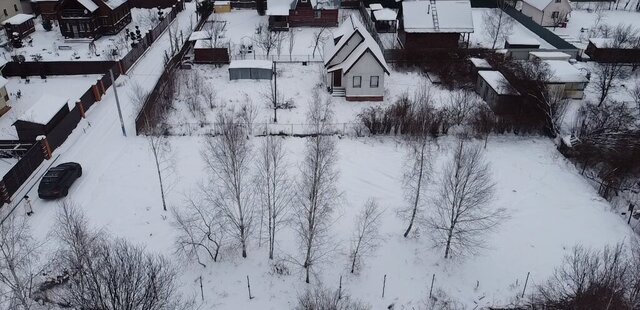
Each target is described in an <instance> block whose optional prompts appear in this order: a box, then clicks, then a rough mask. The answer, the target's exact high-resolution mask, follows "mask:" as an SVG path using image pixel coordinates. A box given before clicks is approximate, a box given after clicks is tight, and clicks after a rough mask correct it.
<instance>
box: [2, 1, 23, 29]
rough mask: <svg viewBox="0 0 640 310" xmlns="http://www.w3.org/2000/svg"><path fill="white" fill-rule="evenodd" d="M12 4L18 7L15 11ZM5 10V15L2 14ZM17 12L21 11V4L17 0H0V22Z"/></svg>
mask: <svg viewBox="0 0 640 310" xmlns="http://www.w3.org/2000/svg"><path fill="white" fill-rule="evenodd" d="M14 5H15V6H16V7H18V11H17V12H16V9H15V7H14ZM5 10H7V15H4V11H5ZM18 13H22V5H21V4H20V1H19V0H0V22H3V21H5V20H7V19H8V18H10V17H13V16H14V15H16V14H18ZM3 31H4V30H3Z"/></svg>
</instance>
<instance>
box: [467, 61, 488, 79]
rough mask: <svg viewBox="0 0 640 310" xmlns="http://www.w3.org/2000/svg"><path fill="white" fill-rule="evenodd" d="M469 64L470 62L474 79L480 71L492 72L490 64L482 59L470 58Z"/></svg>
mask: <svg viewBox="0 0 640 310" xmlns="http://www.w3.org/2000/svg"><path fill="white" fill-rule="evenodd" d="M469 62H471V72H472V73H473V75H474V76H476V77H477V76H478V72H480V71H487V70H493V67H492V66H491V64H490V63H489V62H488V61H487V60H486V59H484V58H477V57H471V58H469Z"/></svg>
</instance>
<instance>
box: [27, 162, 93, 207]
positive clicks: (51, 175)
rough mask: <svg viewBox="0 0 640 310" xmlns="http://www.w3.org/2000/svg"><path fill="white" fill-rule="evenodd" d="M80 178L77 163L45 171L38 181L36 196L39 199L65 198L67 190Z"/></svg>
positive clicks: (79, 169) (61, 165)
mask: <svg viewBox="0 0 640 310" xmlns="http://www.w3.org/2000/svg"><path fill="white" fill-rule="evenodd" d="M80 176H82V167H81V166H80V164H78V163H64V164H60V165H58V166H56V167H53V168H51V169H49V171H47V173H45V174H44V176H43V177H42V180H40V186H38V196H39V197H40V198H41V199H56V198H61V197H66V196H67V194H68V193H69V188H70V187H71V185H72V184H73V182H75V180H76V179H77V178H79V177H80Z"/></svg>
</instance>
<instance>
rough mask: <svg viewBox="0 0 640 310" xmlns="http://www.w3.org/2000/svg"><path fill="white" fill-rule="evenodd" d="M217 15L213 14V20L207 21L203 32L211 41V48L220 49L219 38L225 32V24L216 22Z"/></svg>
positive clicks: (222, 21)
mask: <svg viewBox="0 0 640 310" xmlns="http://www.w3.org/2000/svg"><path fill="white" fill-rule="evenodd" d="M217 16H218V15H217V14H214V18H213V20H210V21H207V23H206V24H205V26H204V31H205V32H206V33H207V35H208V36H209V38H210V40H211V47H213V48H216V47H220V45H221V44H222V41H220V38H222V37H223V36H224V33H225V32H226V31H227V22H226V21H224V20H218V18H217Z"/></svg>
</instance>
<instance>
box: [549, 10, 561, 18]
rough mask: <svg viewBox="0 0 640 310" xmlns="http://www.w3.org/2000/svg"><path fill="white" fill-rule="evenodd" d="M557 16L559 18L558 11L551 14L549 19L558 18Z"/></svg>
mask: <svg viewBox="0 0 640 310" xmlns="http://www.w3.org/2000/svg"><path fill="white" fill-rule="evenodd" d="M558 16H560V12H558V11H555V12H553V13H551V18H558Z"/></svg>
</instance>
